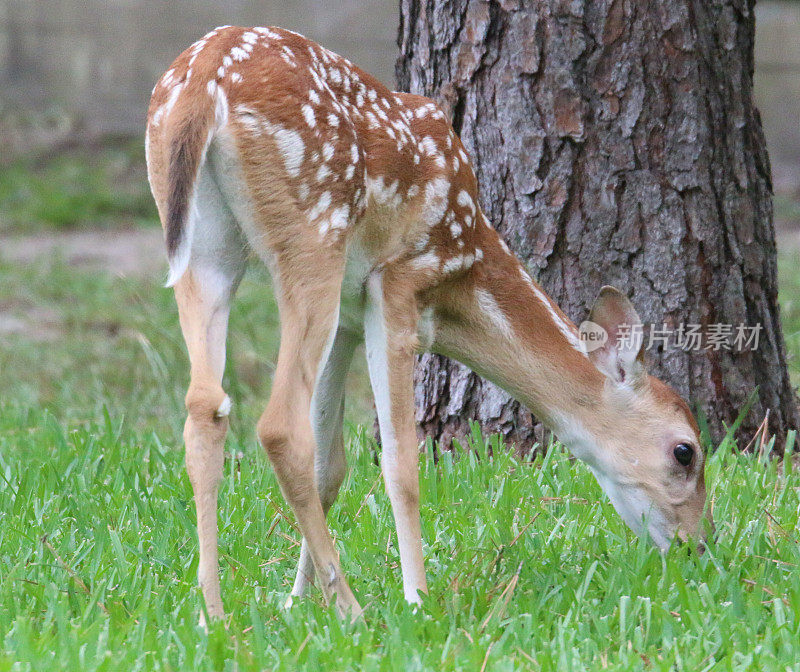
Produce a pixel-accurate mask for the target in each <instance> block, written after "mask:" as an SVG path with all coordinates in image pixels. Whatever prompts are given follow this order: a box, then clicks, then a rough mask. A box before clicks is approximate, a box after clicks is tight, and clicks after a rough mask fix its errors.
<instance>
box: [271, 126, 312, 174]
mask: <svg viewBox="0 0 800 672" xmlns="http://www.w3.org/2000/svg"><path fill="white" fill-rule="evenodd" d="M264 126H265V128H266V129H267V131H268V132H269V133H271V134H272V137H273V138H275V143H276V144H277V145H278V150H279V151H280V153H281V154H282V155H283V163H284V165H285V166H286V172H287V173H289V175H290V176H291V177H297V176H298V175H299V174H300V165H301V164H302V163H303V156H304V155H305V148H306V146H305V144H304V143H303V138H302V136H301V135H300V134H299V133H298V132H297V131H293V130H291V129H288V128H283V127H282V126H278V125H277V124H272V123H270V122H265V123H264Z"/></svg>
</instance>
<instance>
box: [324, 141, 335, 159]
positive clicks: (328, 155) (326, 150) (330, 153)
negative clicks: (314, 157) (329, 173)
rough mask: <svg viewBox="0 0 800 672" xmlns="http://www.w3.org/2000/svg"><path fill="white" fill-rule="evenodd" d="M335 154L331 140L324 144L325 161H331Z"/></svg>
mask: <svg viewBox="0 0 800 672" xmlns="http://www.w3.org/2000/svg"><path fill="white" fill-rule="evenodd" d="M332 156H333V145H332V144H331V143H330V142H326V143H325V144H324V145H322V158H324V159H325V161H330V160H331V157H332Z"/></svg>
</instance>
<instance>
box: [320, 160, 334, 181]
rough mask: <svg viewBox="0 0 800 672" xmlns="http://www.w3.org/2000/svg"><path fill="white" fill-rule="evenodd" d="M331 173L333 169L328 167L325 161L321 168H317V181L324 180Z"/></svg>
mask: <svg viewBox="0 0 800 672" xmlns="http://www.w3.org/2000/svg"><path fill="white" fill-rule="evenodd" d="M330 174H331V169H330V168H328V164H326V163H323V164H322V165H321V166H320V167H319V168H317V182H322V180H324V179H325V178H326V177H328V175H330Z"/></svg>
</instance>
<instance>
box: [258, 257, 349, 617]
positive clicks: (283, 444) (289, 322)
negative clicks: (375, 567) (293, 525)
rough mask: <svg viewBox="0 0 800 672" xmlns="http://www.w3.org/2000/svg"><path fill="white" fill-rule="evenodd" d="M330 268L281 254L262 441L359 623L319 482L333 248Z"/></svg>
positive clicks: (336, 275) (324, 577)
mask: <svg viewBox="0 0 800 672" xmlns="http://www.w3.org/2000/svg"><path fill="white" fill-rule="evenodd" d="M305 256H309V258H308V259H304V257H305ZM324 262H325V263H324V264H322V263H320V259H319V257H318V256H316V254H311V255H305V254H304V253H303V252H302V251H298V250H295V254H288V253H284V254H278V255H276V264H275V266H276V272H277V274H278V282H277V283H276V285H277V286H278V287H279V290H278V292H277V295H278V305H279V308H280V315H281V345H280V351H279V353H278V364H277V367H276V370H275V378H274V382H273V386H272V394H271V396H270V400H269V403H268V404H267V408H266V410H265V411H264V414H263V415H262V416H261V419H260V420H259V422H258V436H259V439H260V441H261V444H262V445H263V446H264V449H265V450H266V451H267V454H268V455H269V458H270V461H271V462H272V465H273V467H274V469H275V473H276V474H277V476H278V482H279V483H280V486H281V490H282V492H283V494H284V497H285V498H286V500H287V501H288V502H289V504H290V505H291V507H292V509H293V510H294V513H295V515H296V516H297V521H298V523H299V524H300V530H301V532H302V533H303V537H304V539H305V541H306V543H307V545H308V553H309V555H310V556H311V561H312V563H313V566H314V569H315V571H316V575H317V578H318V584H319V586H320V588H321V589H322V592H323V594H324V595H325V598H326V599H327V600H331V599H332V598H333V597H334V596H335V597H336V607H337V610H338V611H339V613H340V615H342V616H345V615H347V614H348V613H349V615H350V616H351V617H356V616H358V615H359V614H360V613H361V608H360V607H359V605H358V602H356V599H355V597H354V596H353V593H352V592H351V590H350V587H349V586H348V584H347V581H346V580H345V578H344V575H343V574H342V570H341V567H340V565H339V558H338V555H337V553H336V549H335V548H334V545H333V540H332V539H331V536H330V533H329V532H328V526H327V524H326V522H325V512H324V510H323V507H322V502H321V500H320V495H319V491H318V489H317V483H316V480H315V478H314V461H315V456H316V453H317V447H316V441H315V437H314V430H313V428H312V424H311V400H312V396H313V394H314V389H315V387H316V384H317V381H318V380H319V378H320V377H321V374H322V369H321V367H322V366H324V364H325V362H326V361H327V357H328V354H329V352H330V349H331V347H332V345H333V341H334V337H335V335H336V331H337V328H338V320H339V298H340V292H341V283H342V277H343V275H344V254H343V251H342V250H341V249H334V248H329V249H328V250H327V251H326V254H325V256H324Z"/></svg>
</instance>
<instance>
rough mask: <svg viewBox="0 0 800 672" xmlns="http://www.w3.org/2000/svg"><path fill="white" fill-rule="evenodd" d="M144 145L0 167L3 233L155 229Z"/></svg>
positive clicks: (107, 145) (102, 147) (122, 144)
mask: <svg viewBox="0 0 800 672" xmlns="http://www.w3.org/2000/svg"><path fill="white" fill-rule="evenodd" d="M144 165H145V162H144V147H143V146H142V143H141V141H140V140H138V139H137V140H119V141H116V142H104V143H102V144H98V145H96V146H90V147H77V148H74V149H71V150H70V151H68V152H60V153H58V154H56V155H54V156H46V157H31V156H18V157H15V158H13V159H12V160H11V161H10V162H8V163H7V164H2V163H0V231H4V232H25V233H29V232H30V231H31V230H32V229H41V230H47V229H49V230H52V229H76V228H82V227H86V226H91V227H93V228H96V227H98V226H106V227H107V226H119V225H120V224H129V225H130V224H137V225H141V224H150V225H153V224H156V223H157V221H158V216H157V214H156V209H155V205H154V204H153V199H152V197H151V196H150V190H149V188H148V186H147V179H146V176H145V169H144Z"/></svg>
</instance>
